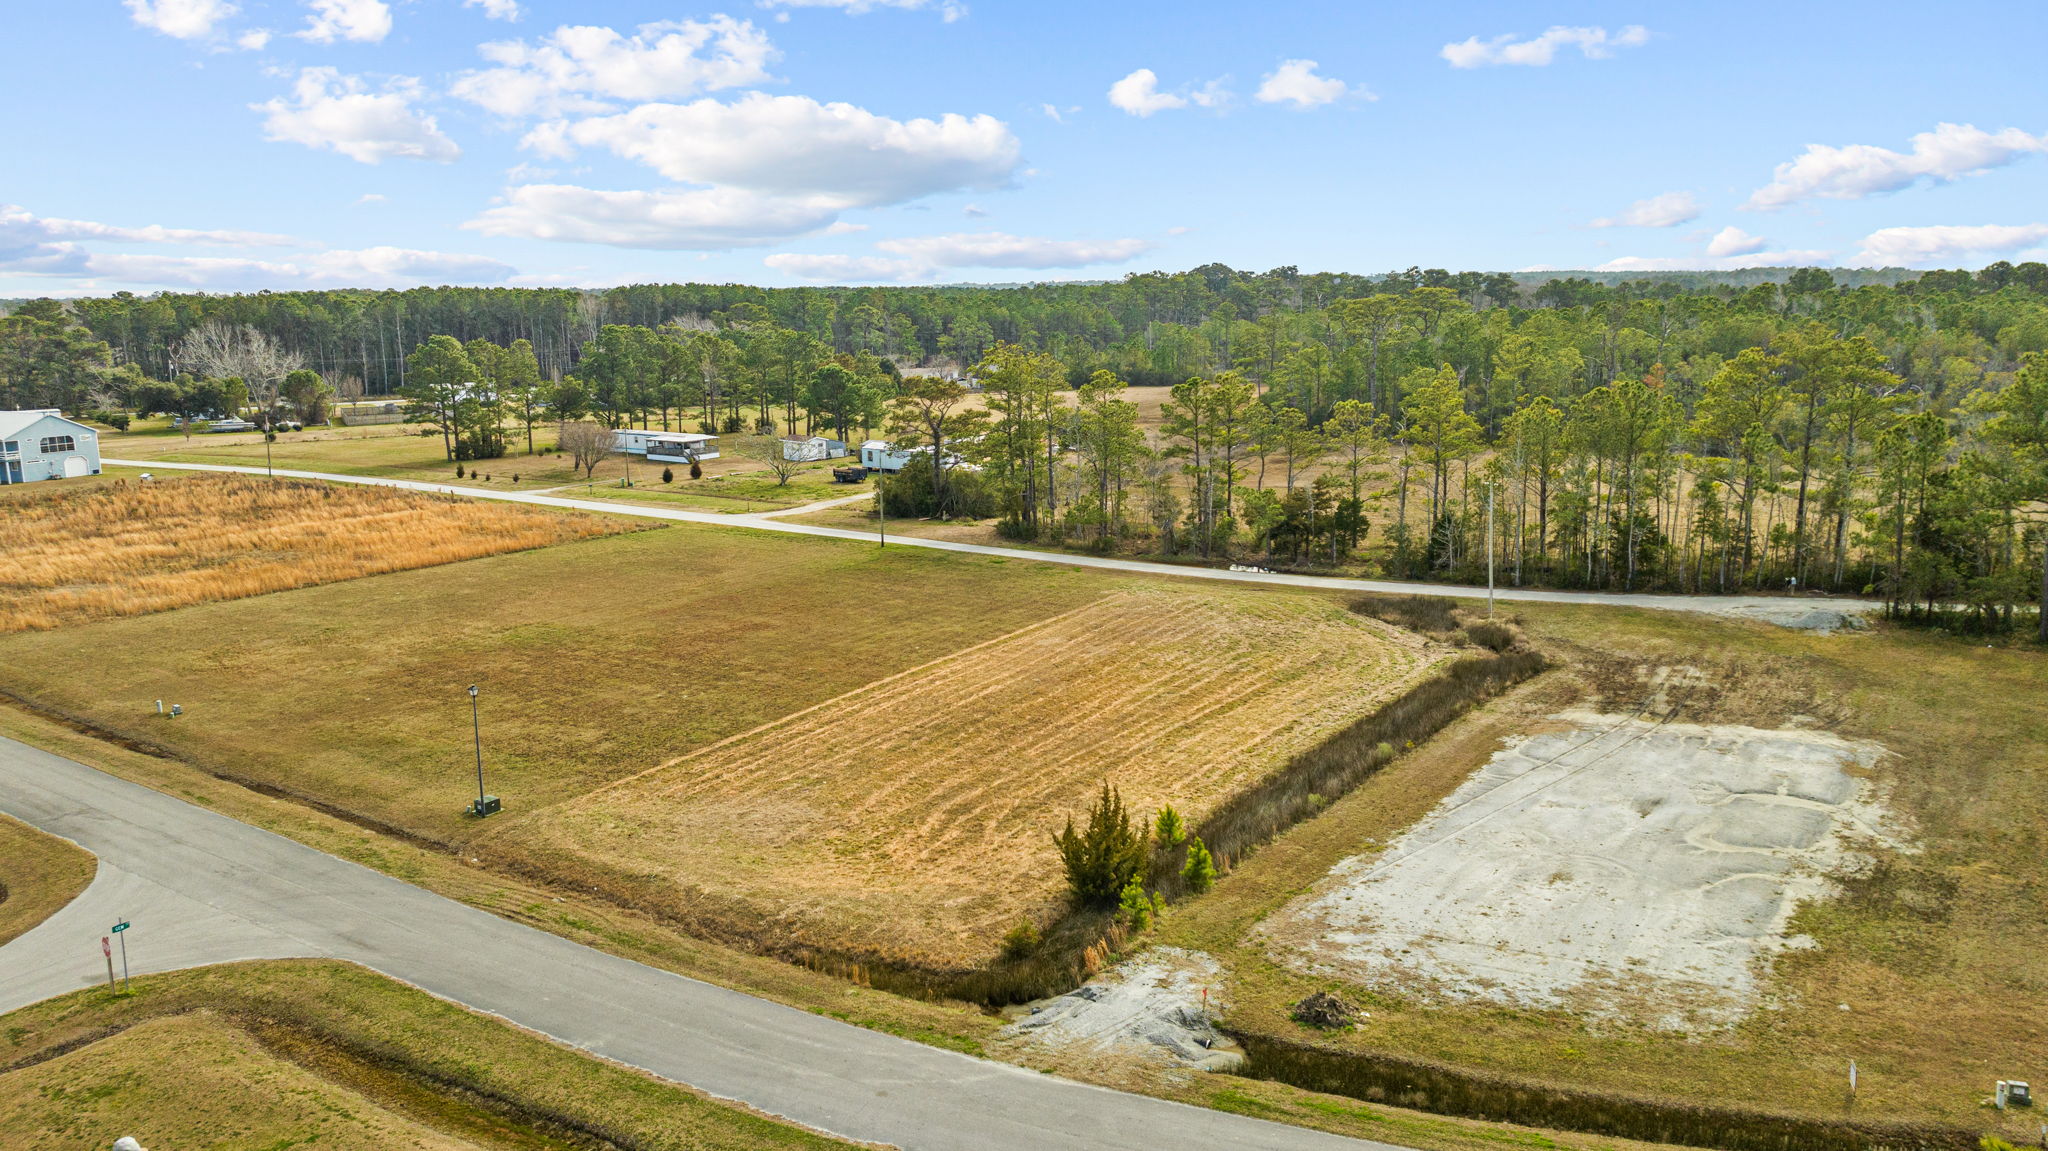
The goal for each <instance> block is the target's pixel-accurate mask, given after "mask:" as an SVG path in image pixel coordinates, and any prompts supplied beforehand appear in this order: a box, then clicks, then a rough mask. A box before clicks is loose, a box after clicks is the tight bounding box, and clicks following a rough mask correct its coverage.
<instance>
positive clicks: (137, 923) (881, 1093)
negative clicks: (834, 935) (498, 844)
mask: <svg viewBox="0 0 2048 1151" xmlns="http://www.w3.org/2000/svg"><path fill="white" fill-rule="evenodd" d="M0 811H4V812H6V813H7V814H9V815H12V816H14V817H15V818H16V819H20V820H22V821H24V822H26V823H29V824H31V825H33V826H35V827H39V828H42V829H43V830H44V831H48V832H50V833H52V834H55V835H60V836H63V837H64V838H66V839H69V840H71V841H73V842H75V843H77V844H79V845H80V846H82V847H84V848H85V849H86V850H88V851H91V852H92V853H94V854H95V855H97V856H98V857H99V873H98V875H97V877H96V878H94V880H93V882H92V885H91V886H90V887H88V888H87V889H86V891H85V893H84V894H83V895H81V896H79V897H78V899H76V900H74V901H73V902H72V903H71V904H70V905H69V906H68V907H65V908H64V909H63V910H61V911H59V912H57V913H56V914H55V915H53V916H51V917H50V918H49V919H48V920H46V921H44V922H43V923H42V924H41V925H39V926H37V927H36V928H35V929H34V930H32V931H30V932H29V933H28V934H26V935H23V936H21V937H20V938H18V939H16V940H15V941H14V942H12V943H9V944H7V945H6V946H5V947H0V1013H4V1012H7V1011H12V1010H14V1009H15V1008H18V1007H23V1006H26V1005H28V1004H30V1003H34V1002H37V1001H39V1000H42V999H46V998H48V997H50V996H52V995H61V994H64V993H66V992H70V991H76V990H78V989H80V988H82V987H87V986H91V985H94V984H97V983H99V982H101V981H102V980H103V979H104V977H105V971H106V968H105V965H104V960H102V958H101V956H100V947H99V940H100V937H101V936H102V935H104V934H106V931H107V928H108V926H109V925H111V924H113V923H115V922H117V921H119V920H123V919H126V920H128V921H130V922H132V923H133V924H134V927H133V929H132V930H131V931H130V932H129V933H128V940H129V959H130V961H131V963H132V964H133V968H134V970H135V971H136V972H137V973H146V972H152V971H165V970H172V969H176V968H181V967H190V966H194V965H198V964H204V963H221V962H226V961H229V960H236V959H283V958H291V957H301V956H303V957H320V958H334V959H345V960H350V961H353V962H356V963H360V964H362V965H364V966H365V967H370V968H374V969H375V970H378V971H381V972H383V973H385V974H386V975H390V976H393V977H394V978H397V979H401V980H403V981H405V982H407V983H410V984H413V985H415V986H418V987H420V988H423V989H425V990H427V991H429V992H431V993H433V994H435V995H438V996H441V997H442V998H444V999H451V1000H454V1001H455V1002H457V1003H462V1004H465V1005H467V1006H469V1007H472V1008H475V1009H476V1010H478V1011H483V1012H486V1013H489V1014H492V1015H498V1016H502V1017H504V1018H506V1019H509V1020H511V1021H512V1022H514V1023H517V1024H519V1025H521V1026H523V1027H527V1028H530V1029H532V1030H534V1031H538V1032H541V1033H543V1034H546V1035H549V1036H552V1037H554V1038H555V1039H558V1040H560V1041H562V1042H563V1043H567V1044H569V1045H570V1046H573V1047H578V1048H582V1049H584V1050H586V1051H590V1052H593V1053H595V1054H597V1055H601V1056H604V1057H606V1058H608V1059H614V1060H617V1061H619V1062H622V1063H628V1064H631V1065H633V1066H635V1067H640V1068H643V1069H645V1070H647V1071H651V1072H653V1073H654V1074H656V1075H659V1076H662V1077H663V1078H666V1079H671V1080H674V1081H676V1082H679V1083H686V1084H689V1085H690V1086H692V1087H696V1088H698V1089H700V1090H703V1091H706V1092H709V1093H710V1094H712V1095H716V1096H719V1097H722V1098H726V1099H736V1100H739V1101H741V1102H744V1103H747V1104H749V1105H751V1106H753V1107H756V1108H758V1109H760V1110H762V1111H765V1112H768V1113H770V1114H774V1115H779V1116H783V1117H786V1118H788V1119H791V1120H794V1121H796V1122H798V1123H801V1124H804V1125H805V1126H809V1127H814V1128H817V1129H819V1130H822V1131H826V1132H830V1133H832V1134H835V1135H840V1136H843V1137H846V1138H851V1139H858V1140H865V1141H869V1142H875V1143H888V1144H895V1145H896V1146H899V1147H904V1148H934V1149H958V1151H973V1149H1005V1151H1007V1149H1014V1151H1026V1149H1031V1151H1036V1149H1041V1148H1047V1147H1082V1148H1103V1149H1116V1151H1123V1149H1129V1151H1157V1148H1158V1147H1159V1146H1160V1145H1161V1143H1162V1142H1174V1143H1182V1144H1186V1145H1189V1146H1201V1147H1229V1148H1248V1149H1254V1151H1264V1149H1273V1151H1281V1149H1287V1151H1317V1149H1321V1148H1330V1149H1336V1148H1353V1149H1375V1148H1378V1149H1381V1151H1397V1149H1394V1148H1391V1147H1388V1146H1387V1145H1386V1144H1379V1143H1368V1142H1362V1141H1358V1140H1350V1139H1341V1138H1338V1137H1336V1136H1333V1135H1325V1134H1322V1133H1320V1132H1315V1131H1309V1130H1306V1129H1303V1128H1298V1127H1289V1126H1285V1125H1282V1124H1277V1123H1268V1122H1265V1121H1262V1120H1257V1119H1247V1118H1244V1117H1242V1116H1237V1115H1230V1114H1227V1113H1224V1112H1220V1111H1208V1110H1204V1109H1202V1108H1198V1107H1189V1106H1184V1105H1182V1104H1178V1103H1170V1102H1167V1101H1165V1100H1160V1099H1152V1098H1148V1097H1146V1096H1142V1095H1128V1094H1124V1093H1121V1092H1117V1091H1110V1090H1107V1089H1105V1088H1100V1087H1092V1086H1088V1085H1086V1084H1081V1083H1075V1082H1072V1081H1069V1080H1064V1079H1057V1078H1053V1077H1051V1076H1048V1075H1041V1074H1039V1073H1037V1072H1034V1071H1029V1070H1026V1069H1024V1068H1021V1067H1014V1066H1011V1065H1009V1064H1006V1063H995V1062H991V1061H988V1060H983V1059H974V1058H971V1057H969V1056H966V1055H960V1054H956V1053H954V1052H951V1051H942V1050H940V1049H938V1048H936V1047H926V1046H924V1045H922V1044H918V1043H913V1042H911V1041H909V1040H905V1039H897V1038H895V1037H893V1036H890V1035H884V1034H881V1033H879V1032H875V1031H869V1030H866V1029H864V1028H860V1027H855V1026H853V1025H851V1024H846V1023H840V1022H838V1021H837V1020H833V1019H828V1018H825V1017H822V1016H818V1015H813V1014H810V1013H809V1012H806V1011H801V1010H798V1009H796V1008H793V1007H785V1006H783V1005H781V1004H778V1003H770V1002H768V1001H766V1000H762V999H755V998H752V997H751V996H747V995H742V994H740V993H739V992H737V991H729V990H727V989H725V988H722V987H716V986H713V985H711V984H708V983H699V982H697V981H696V980H693V979H686V978H684V977H682V976H680V975H675V974H671V973H669V972H666V971H660V970H657V969H655V968H652V967H646V966H643V965H641V964H638V963H634V962H632V961H630V960H626V959H621V958H619V957H617V956H614V955H607V954H605V953H604V952H601V951H595V950H592V949H591V948H588V947H585V946H583V945H581V944H578V943H572V942H570V941H569V940H566V939H562V938H560V937H559V936H554V935H550V934H548V933H546V932H544V931H540V930H537V929H535V928H531V927H526V926H524V925H521V924H517V923H513V922H511V921H510V920H505V919H500V918H498V917H496V916H494V915H491V914H489V913H488V912H484V911H479V910H477V909H476V908H473V907H469V906H467V905H465V904H461V903H456V902H454V901H453V900H449V899H445V898H443V897H441V896H438V895H435V894H433V893H431V892H428V891H425V890H422V889H421V888H417V887H414V886H412V885H410V884H407V883H404V882H401V881H399V880H396V879H392V878H390V877H389V876H386V875H383V874H380V873H378V872H375V871H371V870H369V869H368V868H364V867H359V866H357V865H356V864H353V863H349V862H346V861H344V860H341V859H337V858H335V857H333V856H331V855H327V854H324V853H322V852H319V851H315V850H313V849H312V848H310V847H306V846H304V845H302V844H299V843H296V842H294V841H292V840H288V839H285V838H283V837H281V836H277V835H273V834H271V833H269V832H267V831H262V830H259V829H257V828H254V827H251V826H249V825H248V824H245V823H240V822H238V821H236V820H232V819H229V818H227V817H225V816H222V815H218V814H215V813H214V812H210V811H207V810H205V809H203V808H199V807H195V806H193V805H191V804H189V803H186V802H184V801H183V800H179V799H174V798H172V797H171V796H169V795H165V794H163V793H162V792H158V791H154V790H152V789H150V788H147V787H143V786H141V785H139V784H134V783H129V782H127V781H125V780H122V779H117V778H115V777H114V776H111V775H107V774H105V773H104V772H101V771H98V770H96V769H94V768H90V767H87V766H85V765H84V764H80V763H75V762H73V761H71V760H68V759H64V758H62V757H60V756H56V755H52V754H50V753H48V752H44V751H39V750H37V749H35V748H32V747H29V746H27V745H26V744H21V743H16V742H14V741H13V740H6V739H0Z"/></svg>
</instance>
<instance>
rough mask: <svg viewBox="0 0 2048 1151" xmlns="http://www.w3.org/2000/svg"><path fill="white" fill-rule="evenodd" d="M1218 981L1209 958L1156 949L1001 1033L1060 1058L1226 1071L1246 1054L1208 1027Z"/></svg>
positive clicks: (1048, 1002) (1037, 1007)
mask: <svg viewBox="0 0 2048 1151" xmlns="http://www.w3.org/2000/svg"><path fill="white" fill-rule="evenodd" d="M1221 982H1222V968H1221V967H1220V966H1219V965H1218V964H1217V962H1216V961H1215V960H1214V959H1212V958H1210V957H1209V956H1207V955H1204V954H1202V953H1201V952H1199V951H1183V950H1182V949H1180V948H1178V947H1155V948H1153V949H1151V950H1150V951H1147V952H1145V953H1144V954H1143V955H1140V956H1138V957H1137V958H1135V959H1131V960H1128V961H1126V962H1124V963H1122V964H1119V965H1117V966H1116V967H1113V968H1111V969H1109V970H1108V971H1105V972H1103V973H1102V974H1101V975H1098V976H1096V977H1095V978H1094V979H1091V980H1089V981H1088V982H1087V983H1086V984H1084V985H1082V986H1081V987H1078V988H1076V989H1074V990H1073V991H1070V992H1068V993H1067V994H1065V995H1059V996H1055V997H1053V998H1051V999H1041V1000H1039V1001H1038V1002H1036V1003H1032V1004H1029V1005H1027V1007H1026V1009H1025V1010H1026V1012H1027V1013H1026V1014H1025V1015H1024V1016H1023V1017H1022V1018H1020V1019H1019V1020H1018V1021H1017V1022H1015V1023H1013V1024H1011V1025H1010V1026H1009V1027H1007V1028H1004V1034H1005V1035H1006V1036H1007V1037H1010V1038H1014V1039H1018V1040H1022V1041H1024V1042H1026V1043H1028V1044H1030V1045H1032V1046H1037V1047H1042V1048H1045V1049H1048V1050H1051V1051H1057V1052H1063V1053H1070V1054H1071V1053H1080V1054H1085V1055H1111V1056H1121V1057H1129V1056H1137V1057H1139V1058H1145V1059H1150V1060H1153V1061H1156V1062H1163V1063H1165V1064H1167V1065H1169V1066H1176V1067H1199V1068H1201V1069H1203V1070H1207V1071H1228V1070H1230V1069H1232V1068H1235V1067H1237V1066H1239V1065H1240V1064H1242V1063H1243V1062H1244V1053H1243V1052H1242V1051H1241V1050H1239V1049H1238V1047H1237V1045H1236V1044H1235V1043H1232V1042H1231V1041H1230V1040H1229V1039H1228V1038H1226V1037H1225V1036H1224V1035H1223V1034H1222V1033H1220V1032H1218V1031H1217V1030H1216V1028H1215V1025H1214V1024H1212V1023H1211V1022H1210V1012H1211V1011H1212V1010H1215V1009H1218V1008H1219V1007H1220V1006H1221V1004H1220V1001H1219V1000H1218V999H1216V998H1214V996H1215V989H1216V988H1217V987H1218V985H1219V984H1220V983H1221Z"/></svg>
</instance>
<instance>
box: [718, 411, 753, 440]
mask: <svg viewBox="0 0 2048 1151" xmlns="http://www.w3.org/2000/svg"><path fill="white" fill-rule="evenodd" d="M720 427H721V430H722V432H723V434H725V435H728V436H736V435H739V434H740V433H741V432H743V431H745V430H746V429H747V423H746V421H745V420H743V419H741V418H740V417H739V416H727V417H725V423H724V424H722V425H720Z"/></svg>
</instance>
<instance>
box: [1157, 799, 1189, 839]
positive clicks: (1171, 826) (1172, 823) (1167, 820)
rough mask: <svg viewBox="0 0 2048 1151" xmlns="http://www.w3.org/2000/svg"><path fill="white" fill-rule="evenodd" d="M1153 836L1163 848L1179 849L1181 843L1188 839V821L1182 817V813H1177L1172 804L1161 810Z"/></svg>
mask: <svg viewBox="0 0 2048 1151" xmlns="http://www.w3.org/2000/svg"><path fill="white" fill-rule="evenodd" d="M1152 834H1153V836H1154V838H1156V839H1158V840H1159V843H1160V845H1161V846H1163V847H1179V846H1180V841H1181V840H1183V839H1186V838H1187V837H1188V823H1187V820H1185V819H1182V818H1181V817H1180V812H1178V811H1175V810H1174V809H1173V805H1172V804H1170V803H1169V804H1166V805H1165V806H1163V807H1161V808H1160V809H1159V819H1158V821H1157V823H1155V824H1154V826H1153V832H1152Z"/></svg>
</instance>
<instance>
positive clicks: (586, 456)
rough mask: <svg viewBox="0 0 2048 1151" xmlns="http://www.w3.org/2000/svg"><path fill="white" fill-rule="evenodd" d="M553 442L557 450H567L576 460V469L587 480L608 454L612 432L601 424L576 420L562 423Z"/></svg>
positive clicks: (570, 456)
mask: <svg viewBox="0 0 2048 1151" xmlns="http://www.w3.org/2000/svg"><path fill="white" fill-rule="evenodd" d="M555 443H556V446H557V448H558V449H559V450H561V451H565V452H568V453H569V458H570V459H572V460H574V461H576V467H577V469H578V470H579V471H581V472H582V473H583V478H584V479H586V480H587V479H589V478H590V477H591V476H592V475H594V474H595V473H596V472H597V465H598V464H599V463H601V462H602V461H603V460H604V458H605V456H606V455H608V454H610V452H611V450H612V432H611V429H610V428H607V427H605V426H604V425H603V424H593V423H591V422H590V421H588V420H577V421H575V422H573V423H565V424H563V425H562V428H561V432H560V434H559V436H558V437H557V439H556V440H555Z"/></svg>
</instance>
